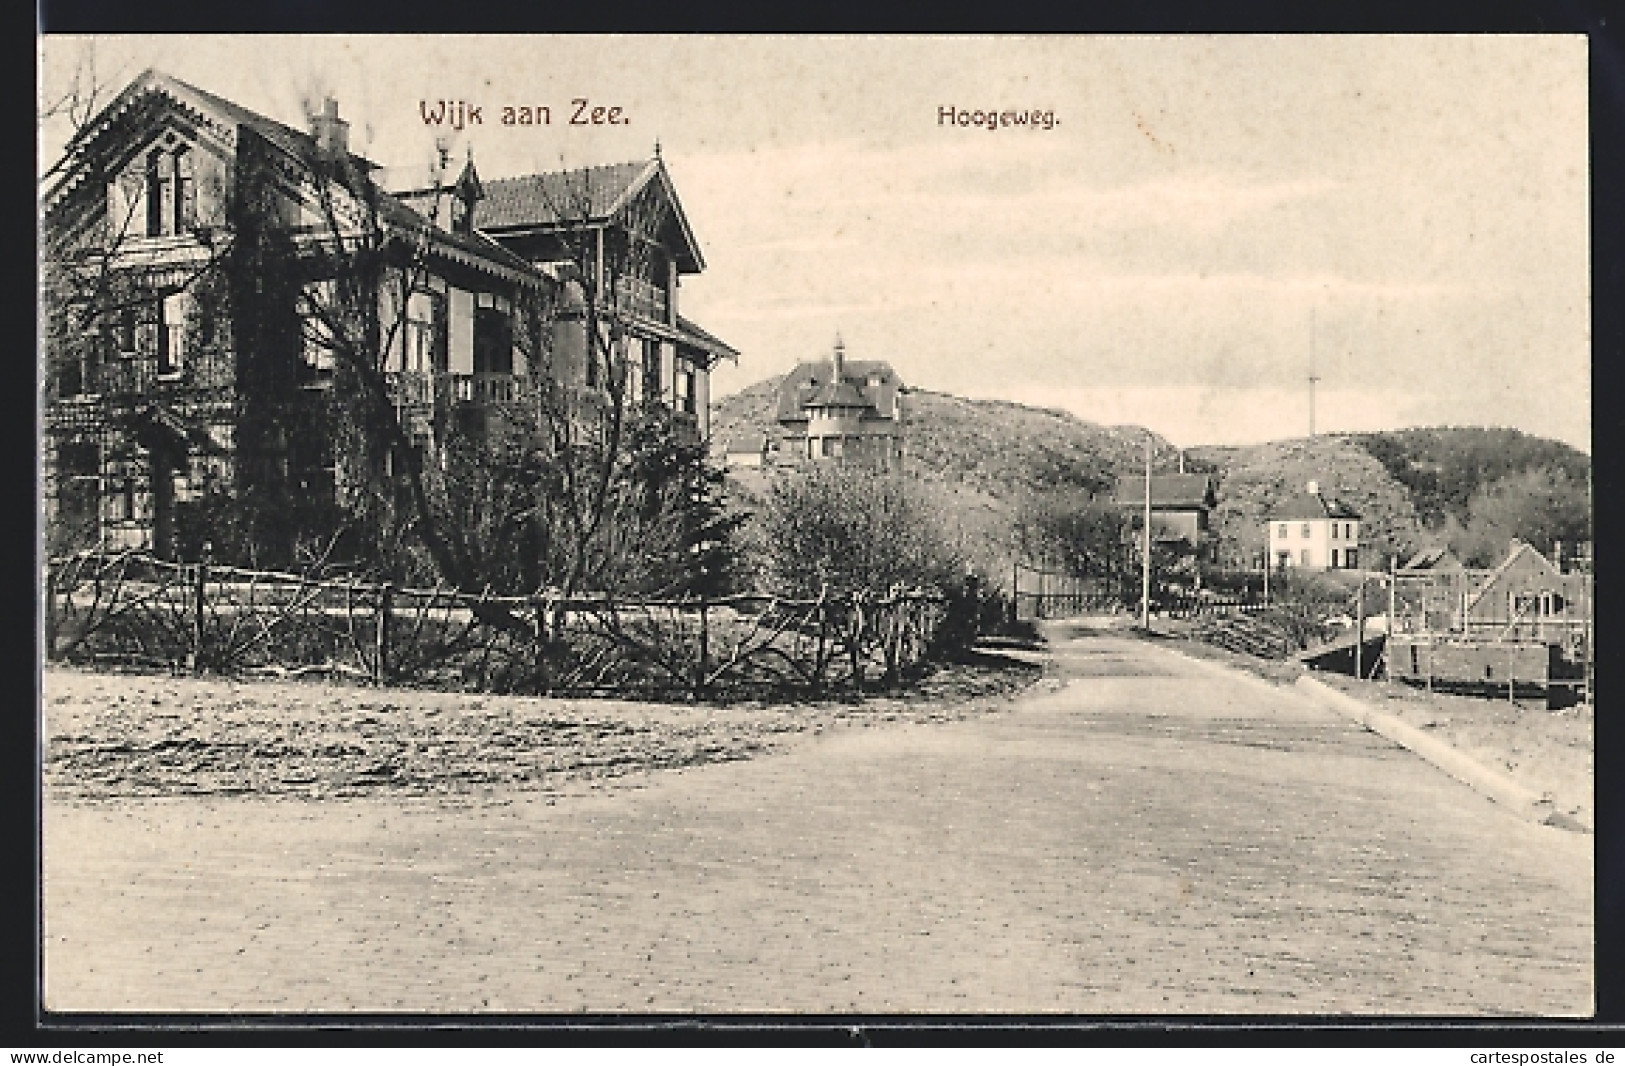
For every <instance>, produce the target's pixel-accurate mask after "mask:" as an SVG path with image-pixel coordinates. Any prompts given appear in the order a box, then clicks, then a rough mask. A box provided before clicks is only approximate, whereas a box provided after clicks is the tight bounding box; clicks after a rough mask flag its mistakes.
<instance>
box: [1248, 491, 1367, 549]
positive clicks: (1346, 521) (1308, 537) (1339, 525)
mask: <svg viewBox="0 0 1625 1066" xmlns="http://www.w3.org/2000/svg"><path fill="white" fill-rule="evenodd" d="M1269 546H1270V547H1269V558H1270V563H1271V565H1272V566H1274V567H1275V568H1276V569H1278V570H1281V569H1286V568H1288V567H1292V568H1301V569H1305V570H1354V569H1357V568H1358V567H1359V565H1360V516H1359V515H1358V514H1357V513H1355V511H1354V510H1353V508H1351V507H1349V506H1348V505H1347V504H1345V503H1342V502H1340V501H1338V500H1336V499H1332V498H1329V497H1326V496H1322V495H1321V493H1320V484H1319V483H1318V482H1315V481H1311V482H1309V484H1308V486H1307V488H1306V491H1304V492H1300V493H1296V494H1294V495H1292V496H1290V497H1288V498H1287V499H1285V500H1283V501H1281V502H1280V503H1279V504H1277V505H1276V506H1275V507H1274V508H1272V509H1271V511H1270V515H1269Z"/></svg>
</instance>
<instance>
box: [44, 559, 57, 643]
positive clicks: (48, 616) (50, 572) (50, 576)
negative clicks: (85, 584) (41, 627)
mask: <svg viewBox="0 0 1625 1066" xmlns="http://www.w3.org/2000/svg"><path fill="white" fill-rule="evenodd" d="M55 658H56V571H55V569H54V568H52V566H51V560H50V557H49V556H47V557H46V559H45V659H46V661H47V662H50V661H52V660H54V659H55Z"/></svg>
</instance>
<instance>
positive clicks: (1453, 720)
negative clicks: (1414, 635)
mask: <svg viewBox="0 0 1625 1066" xmlns="http://www.w3.org/2000/svg"><path fill="white" fill-rule="evenodd" d="M1157 643H1159V644H1162V645H1163V646H1165V647H1167V648H1170V649H1172V650H1175V651H1178V652H1180V653H1181V654H1185V655H1191V656H1195V657H1197V658H1202V659H1209V660H1212V661H1214V662H1221V663H1223V664H1225V665H1226V666H1231V667H1235V668H1237V669H1240V670H1245V671H1247V672H1248V673H1251V674H1253V675H1255V676H1258V677H1262V678H1264V679H1265V680H1267V681H1271V682H1274V683H1275V684H1280V685H1288V684H1291V683H1292V682H1293V681H1295V680H1296V679H1297V678H1298V676H1299V675H1301V674H1303V673H1304V667H1303V666H1302V665H1301V664H1299V663H1298V662H1297V661H1295V660H1288V661H1284V662H1283V661H1271V660H1267V659H1257V658H1254V657H1252V656H1248V655H1238V654H1237V653H1235V652H1232V651H1227V650H1225V649H1223V648H1216V647H1213V646H1212V645H1210V644H1204V643H1202V642H1201V641H1197V640H1179V639H1167V640H1161V641H1157ZM1313 676H1314V678H1315V680H1317V681H1321V682H1324V683H1325V684H1327V685H1330V686H1332V687H1333V688H1336V689H1338V690H1339V691H1341V692H1346V693H1348V694H1349V695H1350V696H1354V697H1356V698H1357V699H1361V700H1364V701H1366V702H1367V703H1369V704H1370V705H1371V706H1373V707H1376V708H1377V709H1379V710H1382V711H1385V712H1387V713H1389V714H1392V715H1394V716H1395V717H1397V718H1399V719H1401V720H1402V721H1404V722H1406V723H1407V724H1409V725H1413V726H1416V727H1417V728H1418V729H1425V730H1427V731H1428V732H1429V733H1431V734H1432V735H1433V736H1434V737H1436V738H1437V739H1439V740H1442V741H1444V742H1445V743H1447V744H1449V745H1450V746H1451V747H1453V748H1455V749H1456V750H1458V751H1460V752H1462V753H1464V754H1466V755H1469V756H1471V757H1472V758H1474V759H1476V760H1477V761H1478V762H1480V763H1481V764H1483V765H1484V766H1487V767H1490V768H1492V769H1495V770H1500V771H1502V772H1504V773H1507V774H1509V775H1510V776H1511V777H1512V778H1513V779H1514V780H1516V781H1518V782H1519V783H1521V784H1523V785H1524V786H1526V787H1528V788H1531V789H1533V790H1534V791H1536V792H1540V793H1545V794H1547V795H1549V796H1551V798H1552V802H1553V803H1554V804H1555V805H1556V807H1557V809H1558V810H1559V811H1561V812H1563V813H1564V814H1567V815H1568V816H1569V817H1570V818H1572V819H1574V820H1575V821H1576V822H1578V823H1579V824H1581V825H1582V826H1584V827H1585V828H1587V829H1593V828H1594V827H1595V825H1596V813H1595V812H1596V807H1595V804H1594V801H1593V788H1592V783H1593V780H1594V776H1593V775H1594V758H1593V740H1592V725H1593V722H1594V721H1595V714H1594V709H1593V707H1592V706H1588V705H1585V704H1581V705H1578V706H1574V707H1565V708H1563V709H1561V710H1548V709H1546V708H1545V707H1543V706H1541V705H1540V704H1539V703H1538V702H1537V701H1531V700H1522V701H1520V702H1518V703H1516V704H1514V703H1511V702H1509V701H1508V700H1506V699H1505V698H1499V699H1487V698H1481V697H1475V696H1459V695H1453V694H1450V693H1444V692H1432V693H1430V692H1427V691H1426V690H1424V689H1418V688H1412V687H1410V686H1409V685H1404V684H1394V685H1389V684H1386V683H1384V682H1381V681H1366V682H1361V681H1356V680H1355V679H1354V678H1353V677H1349V676H1346V675H1343V674H1335V673H1331V672H1328V671H1325V670H1317V671H1314V672H1313Z"/></svg>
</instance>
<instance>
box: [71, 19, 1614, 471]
mask: <svg viewBox="0 0 1625 1066" xmlns="http://www.w3.org/2000/svg"><path fill="white" fill-rule="evenodd" d="M42 47H43V52H44V56H43V58H44V64H43V67H42V75H41V77H42V94H43V96H44V97H46V98H49V97H51V96H52V95H53V94H54V93H55V92H56V91H57V90H58V89H59V88H60V86H61V85H62V84H63V83H64V80H65V78H66V77H67V75H68V73H70V72H71V70H72V69H73V68H74V66H75V65H76V63H77V62H78V61H79V60H80V59H81V58H82V57H83V56H84V55H85V54H86V48H87V45H86V42H84V41H83V40H78V39H67V38H52V39H47V40H46V41H45V42H44V44H43V46H42ZM94 56H95V63H96V70H97V72H98V74H99V76H100V77H101V78H102V79H103V80H105V81H108V82H111V83H114V84H115V85H118V84H122V83H123V82H125V81H128V79H130V78H132V77H134V76H135V75H136V74H137V73H139V72H140V71H141V70H142V69H144V68H146V67H149V66H150V67H156V68H158V69H161V70H164V71H166V72H168V73H170V74H173V75H175V76H177V77H179V78H182V79H184V80H187V81H190V82H193V83H194V84H196V85H198V86H200V87H202V88H205V89H208V90H210V91H213V92H215V93H217V94H220V95H222V96H225V97H227V98H229V99H232V100H235V101H237V102H238V103H241V104H243V105H245V106H248V107H251V108H254V109H255V110H258V111H262V112H264V113H266V114H268V115H271V116H273V117H276V118H280V119H282V120H283V121H287V122H289V123H291V124H300V123H301V122H302V116H303V114H304V101H305V100H307V99H309V98H311V97H313V96H318V95H319V94H321V93H332V94H334V95H335V96H336V97H337V98H338V100H339V102H340V110H341V112H342V113H343V115H344V116H345V117H346V118H348V119H350V120H351V122H352V123H353V125H354V129H353V131H352V143H353V145H354V146H355V147H356V148H358V149H359V150H361V151H363V152H365V153H367V154H369V155H370V156H371V157H372V158H373V159H375V160H376V161H378V162H381V163H385V164H391V165H412V164H416V163H420V162H423V161H426V160H427V158H428V157H429V155H430V153H431V152H432V145H433V139H434V131H433V130H432V129H431V128H430V127H427V126H425V124H424V122H423V119H422V117H421V115H420V106H419V104H420V101H428V102H429V103H430V104H433V103H434V102H435V101H438V100H442V99H446V100H465V101H468V102H469V103H471V104H476V105H479V106H480V107H481V109H482V118H483V123H482V124H480V125H478V126H470V127H468V128H466V129H464V130H463V131H462V133H461V134H460V135H459V137H460V140H459V142H458V147H457V149H456V150H457V151H458V153H459V154H461V152H462V151H463V145H464V144H465V143H466V145H468V146H469V147H472V149H473V152H474V158H475V160H476V161H477V163H478V165H479V167H480V171H481V173H482V174H483V175H484V176H486V177H488V178H491V177H503V176H507V175H511V174H517V173H523V172H526V171H530V170H536V169H551V168H554V167H557V166H559V165H560V163H561V161H562V162H563V163H564V164H565V165H571V166H574V165H580V164H587V163H604V162H616V161H621V160H625V159H636V158H645V157H647V156H648V155H650V154H651V152H652V150H653V147H654V144H655V142H656V140H658V141H659V142H660V143H661V145H662V149H663V152H664V155H665V158H666V160H667V163H668V165H669V167H670V168H671V171H672V174H673V176H674V178H675V180H676V182H677V187H678V190H679V193H680V195H681V197H682V199H683V203H684V205H685V208H686V210H687V212H688V215H689V219H690V221H691V223H692V224H693V227H694V229H695V231H696V233H697V235H698V237H699V240H700V243H701V246H702V248H703V251H704V253H705V256H706V259H707V264H708V269H707V270H706V272H705V273H704V274H702V275H700V276H699V277H697V278H693V279H690V280H689V281H688V282H687V283H686V284H685V286H684V289H683V308H684V312H685V314H687V315H689V316H690V317H692V318H694V319H695V320H696V321H698V322H700V323H701V324H703V325H704V326H705V327H706V328H708V329H710V330H711V331H712V332H715V333H717V334H719V335H720V336H722V337H724V338H726V339H727V340H729V341H730V342H731V343H732V344H733V345H734V346H735V347H737V348H739V349H740V350H741V352H743V355H742V356H741V358H740V361H739V365H738V366H737V367H732V366H725V367H724V368H723V369H722V370H720V371H719V372H718V374H717V377H716V383H715V390H716V391H717V392H718V393H719V394H720V393H726V392H730V391H733V390H735V389H738V388H741V387H743V386H745V385H747V384H750V383H751V382H754V381H757V380H759V379H761V378H764V377H767V376H769V375H772V374H777V373H780V372H783V371H784V370H787V369H789V368H790V367H791V366H793V365H794V364H795V363H796V362H797V361H800V360H807V359H814V358H822V357H824V356H825V355H827V353H828V350H829V348H830V345H831V343H832V342H833V340H834V337H835V335H836V333H837V332H839V333H840V334H841V335H842V336H843V337H844V338H845V341H846V345H847V350H848V353H849V355H851V356H852V357H854V358H881V359H886V360H889V361H890V362H891V363H892V364H893V365H894V366H895V367H896V368H897V370H898V371H899V373H901V375H902V376H903V377H904V379H905V380H906V381H908V382H910V383H911V384H914V385H918V386H920V387H923V388H928V389H934V390H940V391H947V392H955V393H960V394H963V395H970V396H986V397H997V398H1003V399H1010V400H1016V401H1020V402H1024V403H1032V404H1037V405H1041V406H1049V407H1060V408H1064V409H1066V410H1070V411H1072V412H1074V413H1076V414H1078V415H1079V416H1081V417H1083V418H1086V419H1090V420H1093V421H1099V422H1105V423H1120V422H1135V423H1139V424H1143V425H1149V426H1150V427H1151V428H1153V429H1155V430H1157V431H1158V432H1160V433H1162V434H1164V435H1165V436H1167V437H1169V438H1170V439H1172V440H1173V441H1175V442H1176V443H1179V444H1182V445H1193V444H1201V443H1234V442H1246V441H1257V440H1266V439H1275V438H1281V437H1289V436H1301V435H1303V434H1305V433H1306V432H1307V430H1308V420H1309V410H1308V408H1309V404H1308V386H1307V378H1308V375H1309V373H1310V366H1311V359H1313V362H1314V366H1315V369H1316V372H1317V373H1318V375H1319V377H1320V385H1319V391H1318V397H1319V399H1318V403H1317V418H1316V421H1317V428H1319V429H1320V430H1322V431H1328V430H1338V429H1371V428H1381V427H1392V426H1406V425H1438V424H1450V425H1510V426H1516V427H1518V428H1520V429H1524V430H1527V431H1529V432H1532V433H1538V434H1541V435H1544V436H1551V437H1556V438H1559V439H1562V440H1565V441H1568V442H1570V443H1572V444H1575V445H1577V446H1580V447H1582V448H1585V449H1586V450H1588V451H1589V448H1590V445H1589V438H1590V409H1591V404H1590V389H1589V377H1590V327H1589V322H1590V310H1589V277H1588V270H1589V256H1588V251H1587V245H1588V234H1587V217H1588V208H1587V195H1588V193H1587V180H1588V171H1587V147H1586V42H1585V40H1584V39H1583V38H1579V37H1449V38H1426V37H1352V38H1349V37H1345V38H1320V37H1188V38H1150V37H1135V38H1032V39H1027V38H681V39H678V38H658V37H656V38H603V37H597V38H595V37H572V38H547V37H523V38H514V37H495V38H493V37H420V38H362V37H323V38H276V37H253V38H196V37H192V38H166V37H141V38H100V39H98V40H97V41H95V42H94ZM577 98H584V99H586V100H588V101H590V103H589V107H591V106H595V105H603V106H605V107H610V106H615V107H620V108H621V109H622V114H623V115H624V116H625V117H626V118H627V119H628V120H629V121H628V123H627V124H625V125H619V126H598V127H593V126H577V125H571V124H570V122H569V120H570V118H571V114H572V111H573V110H574V108H573V105H572V103H571V101H572V100H573V99H577ZM505 106H514V107H522V106H531V107H537V106H546V107H548V108H550V109H551V119H552V121H551V123H550V124H549V125H531V126H517V125H516V126H504V125H502V124H501V122H500V118H501V109H502V108H503V107H505ZM944 109H955V110H962V111H966V112H973V111H989V110H992V111H998V112H1004V111H1015V112H1027V111H1036V112H1039V113H1040V114H1042V113H1046V112H1047V113H1050V114H1051V115H1052V116H1053V122H1052V124H1051V128H1048V129H1045V128H1042V126H1032V125H1029V126H1026V127H1020V128H1017V127H1009V128H997V129H991V130H990V129H988V128H986V127H985V126H977V125H967V126H961V125H958V124H954V123H950V122H947V121H944V118H943V113H944ZM62 135H63V133H62V129H61V127H60V126H59V125H57V124H55V123H51V124H47V126H46V127H45V128H44V129H43V130H42V134H41V143H42V151H43V153H44V154H45V155H47V156H49V155H51V154H52V149H53V146H54V145H55V144H59V143H60V138H61V137H62Z"/></svg>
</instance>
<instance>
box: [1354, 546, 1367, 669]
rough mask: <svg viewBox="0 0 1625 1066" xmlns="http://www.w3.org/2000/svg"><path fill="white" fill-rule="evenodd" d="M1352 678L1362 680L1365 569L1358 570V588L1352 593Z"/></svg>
mask: <svg viewBox="0 0 1625 1066" xmlns="http://www.w3.org/2000/svg"><path fill="white" fill-rule="evenodd" d="M1354 603H1355V607H1354V680H1356V681H1364V680H1365V673H1364V671H1363V670H1362V667H1364V665H1365V663H1364V662H1363V661H1362V659H1363V657H1364V654H1365V571H1364V570H1361V571H1360V589H1359V591H1358V592H1356V593H1355V594H1354Z"/></svg>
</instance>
